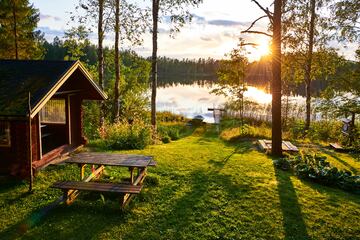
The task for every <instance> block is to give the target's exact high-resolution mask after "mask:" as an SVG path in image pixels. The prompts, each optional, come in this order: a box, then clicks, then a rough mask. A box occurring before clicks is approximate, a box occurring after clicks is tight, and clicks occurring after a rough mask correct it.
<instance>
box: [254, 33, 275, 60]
mask: <svg viewBox="0 0 360 240" xmlns="http://www.w3.org/2000/svg"><path fill="white" fill-rule="evenodd" d="M255 44H256V46H254V47H253V49H252V50H251V57H250V58H251V59H253V60H256V61H258V60H260V58H261V57H263V56H267V55H270V53H271V50H270V42H269V41H268V39H266V38H259V39H257V40H256V41H255Z"/></svg>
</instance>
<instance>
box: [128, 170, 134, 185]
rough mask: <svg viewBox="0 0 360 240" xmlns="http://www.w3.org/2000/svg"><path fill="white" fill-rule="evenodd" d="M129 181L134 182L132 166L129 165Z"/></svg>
mask: <svg viewBox="0 0 360 240" xmlns="http://www.w3.org/2000/svg"><path fill="white" fill-rule="evenodd" d="M129 170H130V183H131V184H133V183H134V168H133V167H130V168H129Z"/></svg>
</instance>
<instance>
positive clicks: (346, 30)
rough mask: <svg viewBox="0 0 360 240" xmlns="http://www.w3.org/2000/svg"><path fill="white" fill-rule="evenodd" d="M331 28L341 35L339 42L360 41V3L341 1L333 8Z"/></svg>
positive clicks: (349, 0)
mask: <svg viewBox="0 0 360 240" xmlns="http://www.w3.org/2000/svg"><path fill="white" fill-rule="evenodd" d="M331 10H332V11H331V13H332V19H333V21H332V22H331V28H332V29H334V30H337V32H338V33H339V34H338V36H337V38H338V40H349V41H356V40H359V39H360V26H359V25H360V1H359V0H340V1H336V2H334V3H333V4H332V6H331Z"/></svg>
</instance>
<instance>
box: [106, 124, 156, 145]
mask: <svg viewBox="0 0 360 240" xmlns="http://www.w3.org/2000/svg"><path fill="white" fill-rule="evenodd" d="M104 142H105V144H106V146H107V147H108V148H109V149H113V150H122V149H144V148H145V147H146V146H147V145H149V144H151V142H152V139H151V127H150V126H148V125H146V124H144V123H143V122H141V121H134V122H133V123H132V124H129V123H127V122H124V123H117V124H113V125H108V126H105V133H104Z"/></svg>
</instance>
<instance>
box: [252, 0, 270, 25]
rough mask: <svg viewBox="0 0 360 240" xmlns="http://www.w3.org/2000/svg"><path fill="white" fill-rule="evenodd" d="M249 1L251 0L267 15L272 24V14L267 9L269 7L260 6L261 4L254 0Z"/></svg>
mask: <svg viewBox="0 0 360 240" xmlns="http://www.w3.org/2000/svg"><path fill="white" fill-rule="evenodd" d="M251 1H253V2H254V3H255V4H256V5H257V6H258V7H259V8H260V9H261V10H262V11H263V12H264V13H265V14H266V16H268V18H269V20H270V22H271V24H272V23H273V16H272V14H271V12H270V11H269V9H268V8H264V7H263V6H261V4H260V3H259V2H258V1H256V0H251Z"/></svg>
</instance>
